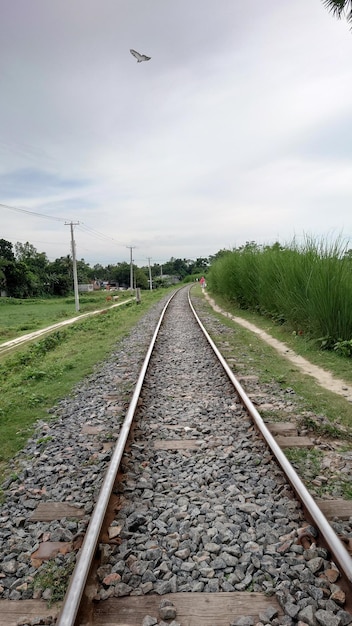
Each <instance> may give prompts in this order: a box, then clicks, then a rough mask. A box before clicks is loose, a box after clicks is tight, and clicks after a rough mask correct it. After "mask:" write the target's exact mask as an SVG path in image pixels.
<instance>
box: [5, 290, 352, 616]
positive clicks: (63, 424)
mask: <svg viewBox="0 0 352 626" xmlns="http://www.w3.org/2000/svg"><path fill="white" fill-rule="evenodd" d="M177 298H178V300H177V301H176V302H175V304H173V305H172V306H173V307H174V308H175V315H174V316H173V319H172V320H169V321H167V324H166V325H165V326H164V327H163V329H162V334H161V342H160V346H159V348H158V355H157V356H156V357H155V358H154V357H153V361H152V363H153V366H152V374H151V375H150V377H148V383H147V387H146V389H145V390H144V391H143V401H142V404H141V407H140V409H139V411H138V426H137V429H136V437H138V440H136V443H135V445H132V447H131V451H130V453H129V454H128V457H126V460H125V464H124V470H125V473H126V476H125V481H124V483H123V485H121V488H120V493H121V495H123V497H124V498H125V499H126V506H125V507H124V508H123V509H122V511H121V514H120V517H119V518H118V519H117V520H116V521H115V522H114V523H113V529H112V530H111V536H115V537H117V538H118V540H119V541H120V540H121V545H115V546H114V545H111V544H109V545H105V546H102V554H103V564H102V566H101V568H100V570H99V576H100V579H101V583H102V586H101V589H100V591H99V594H100V597H101V598H106V597H110V596H119V595H136V594H144V593H153V592H154V593H158V594H160V595H163V594H165V593H168V592H175V591H198V592H201V591H207V592H218V591H242V590H254V591H263V592H265V593H266V594H268V595H273V596H275V597H276V598H277V599H278V601H279V603H280V605H281V607H282V608H283V611H284V617H281V618H278V617H277V616H276V614H275V612H273V614H272V615H270V616H269V615H268V616H267V620H266V623H272V624H274V625H275V624H278V623H283V624H285V625H286V626H291V624H292V625H293V624H295V623H298V622H299V621H300V622H304V623H306V624H308V625H309V626H316V625H317V624H321V625H322V626H347V624H349V623H351V622H352V616H351V615H349V614H347V613H346V612H345V611H344V609H343V607H344V599H343V594H342V593H341V591H340V589H339V587H338V586H337V584H336V582H337V583H338V581H336V575H335V572H334V565H333V564H332V563H331V561H330V559H329V557H328V555H327V553H326V551H325V550H323V549H322V548H317V547H316V546H315V544H314V541H313V543H312V545H311V547H310V548H309V549H307V548H305V547H304V545H302V543H301V542H300V541H299V535H300V529H301V528H302V527H303V526H305V523H304V520H303V518H302V514H301V511H300V509H299V507H298V505H296V504H295V502H294V500H293V499H292V493H291V491H290V488H289V487H287V486H286V485H285V483H284V479H283V477H282V475H281V472H280V470H279V469H278V467H277V466H276V464H274V463H273V462H272V459H271V455H270V453H269V452H268V451H267V450H266V449H265V446H264V443H263V442H262V441H261V440H260V439H258V438H257V435H256V433H255V431H254V429H253V427H252V426H251V424H250V422H249V419H248V418H247V416H246V414H245V412H244V411H243V409H242V408H241V406H240V405H239V403H238V402H236V400H235V399H234V398H233V393H232V388H231V386H230V384H229V382H228V380H227V378H226V377H224V376H223V374H222V370H221V368H220V366H219V365H218V364H217V362H216V361H215V358H214V357H213V355H212V354H211V353H210V352H209V351H208V347H207V344H206V342H205V340H204V339H203V338H202V336H201V335H200V331H199V329H198V327H197V326H196V325H195V324H194V323H193V322H192V323H190V321H189V314H188V313H187V309H186V306H185V303H184V298H185V294H183V295H182V294H180V296H178V297H177ZM164 302H165V300H164V301H163V302H160V303H159V304H158V305H157V306H156V307H154V308H153V309H152V310H151V311H149V312H148V313H147V314H146V316H145V317H144V318H143V320H142V322H141V323H140V324H139V325H138V327H137V328H136V329H135V330H134V331H133V332H132V333H131V335H130V336H129V337H128V338H127V339H126V340H124V341H123V342H122V343H121V344H120V345H119V346H118V347H117V349H116V351H115V352H114V354H113V355H112V356H111V358H110V359H109V360H108V361H106V362H105V363H104V364H102V365H101V366H100V367H98V368H97V369H96V371H95V372H94V374H93V375H92V376H90V377H89V378H87V379H86V380H85V381H83V382H82V384H81V385H79V386H78V387H77V388H76V390H75V392H74V393H73V394H72V396H71V397H69V398H66V399H64V400H63V401H62V402H60V403H59V404H58V406H56V407H54V409H53V410H52V412H51V416H50V420H48V422H46V423H41V424H40V425H39V427H38V429H37V431H36V433H35V435H34V436H33V438H32V439H31V440H30V441H29V442H28V445H27V447H26V449H25V450H24V451H23V452H22V453H21V454H20V455H18V457H17V459H16V461H15V463H14V469H15V468H16V471H17V473H18V476H17V478H15V479H14V480H12V482H11V481H8V482H7V484H6V485H5V501H4V504H3V505H2V507H1V509H0V524H1V526H0V541H1V553H2V555H3V556H2V559H1V564H0V597H2V598H10V599H14V600H16V599H20V598H31V597H44V598H50V595H51V591H50V589H47V590H45V591H44V590H43V589H40V588H37V587H33V584H32V582H33V577H34V576H35V575H36V574H37V573H38V572H40V571H41V569H42V568H43V567H45V565H44V566H41V567H39V569H37V568H36V566H35V565H33V563H32V561H31V556H32V555H33V553H35V551H36V550H37V549H38V547H39V545H40V543H41V542H43V541H48V540H50V541H67V542H70V541H74V540H75V538H76V537H77V536H79V535H80V534H81V533H82V532H84V530H85V528H86V524H87V522H88V517H89V513H90V512H91V510H92V508H93V504H94V501H95V499H96V496H97V494H98V492H99V487H100V484H101V480H102V474H103V470H104V468H105V467H106V464H107V463H108V461H109V458H110V454H111V452H110V451H109V449H108V443H109V441H110V440H111V438H112V437H114V438H115V437H116V436H117V434H118V430H119V424H120V423H121V421H122V420H123V417H124V415H125V413H126V409H127V406H128V403H129V394H130V392H131V390H132V387H133V384H134V382H135V380H136V379H137V376H138V373H139V370H140V367H141V364H142V362H143V358H144V354H145V350H146V347H147V346H148V345H149V342H150V339H151V337H152V334H153V331H154V328H155V324H156V322H157V319H158V316H159V314H160V312H161V309H162V306H163V304H164ZM208 323H209V324H214V325H216V327H217V329H219V327H220V326H221V325H220V324H219V322H218V321H215V320H214V318H212V317H211V316H210V317H208V318H207V324H208ZM226 332H228V329H226V328H225V327H224V335H226ZM242 361H245V359H242ZM251 367H253V364H251ZM245 373H246V371H245V368H244V371H243V374H245ZM250 373H252V371H251V372H250ZM265 395H266V401H268V400H269V397H270V398H271V401H272V402H274V403H280V405H281V406H282V407H283V410H287V413H288V414H289V413H290V410H291V408H292V402H293V401H292V398H291V396H290V394H289V393H285V392H284V391H283V390H281V389H279V387H277V388H276V387H275V386H274V385H273V386H272V387H271V388H270V389H267V390H266V392H265ZM87 427H91V428H95V427H100V428H101V431H100V433H99V434H89V429H88V428H87ZM87 431H88V432H87ZM90 432H91V433H92V431H90ZM139 436H140V438H139ZM170 439H173V440H175V442H176V444H177V442H178V441H180V440H181V439H186V440H190V441H191V443H190V444H189V445H190V446H191V445H192V443H195V445H196V447H195V448H194V449H192V447H189V448H188V449H187V448H185V449H183V450H173V451H170V450H163V449H159V448H160V446H159V448H154V447H153V442H154V441H156V440H158V441H160V440H170ZM18 468H19V469H18ZM43 501H66V502H71V503H72V504H76V505H79V506H80V507H84V509H85V512H86V516H85V517H84V518H83V519H81V520H75V519H74V518H69V519H62V520H59V521H54V522H46V523H43V522H31V520H30V514H31V512H32V511H33V510H34V509H35V508H36V506H37V504H38V503H39V502H43ZM344 531H345V533H346V532H348V531H349V532H351V525H345V528H344ZM312 532H314V530H312ZM351 536H352V532H351ZM74 558H75V553H74V552H71V553H69V554H66V555H61V554H60V555H58V556H57V557H56V559H55V560H56V562H57V564H58V565H61V564H65V563H68V562H70V560H74ZM176 620H177V616H176ZM150 623H153V622H150ZM154 623H155V622H154ZM181 626H182V625H181Z"/></svg>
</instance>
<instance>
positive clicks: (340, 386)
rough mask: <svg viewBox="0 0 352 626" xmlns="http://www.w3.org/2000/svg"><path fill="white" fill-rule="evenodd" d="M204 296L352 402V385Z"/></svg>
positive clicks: (226, 314) (325, 386)
mask: <svg viewBox="0 0 352 626" xmlns="http://www.w3.org/2000/svg"><path fill="white" fill-rule="evenodd" d="M204 295H205V298H206V299H207V301H208V302H209V304H210V305H211V306H212V308H213V309H214V311H216V312H217V313H221V315H224V316H225V317H227V318H229V319H231V320H233V321H234V322H236V324H240V326H243V327H244V328H247V330H250V331H251V332H253V333H255V334H256V335H258V337H260V339H262V340H263V341H265V342H266V343H267V344H269V345H270V346H272V347H273V348H275V350H277V352H278V353H279V354H280V355H281V356H283V357H285V359H288V360H289V361H291V362H292V363H294V365H296V366H297V367H298V368H299V369H301V370H302V372H304V373H305V374H308V375H309V376H312V378H314V379H315V381H316V382H317V383H318V384H319V385H320V386H321V387H324V388H325V389H328V390H329V391H332V392H333V393H337V394H338V395H340V396H343V397H344V398H346V400H348V402H352V385H349V384H348V383H346V382H345V381H344V380H341V379H339V378H334V377H333V376H332V374H331V373H330V372H328V371H327V370H324V369H322V368H321V367H318V366H317V365H313V364H312V363H310V362H309V361H307V359H304V358H303V357H302V356H299V355H298V354H296V353H295V352H294V351H293V350H291V349H290V348H288V347H287V345H286V344H284V343H282V342H281V341H278V340H277V339H274V337H272V336H271V335H269V334H268V333H266V332H265V331H264V330H261V329H260V328H258V327H257V326H255V325H254V324H251V322H247V320H244V319H242V318H241V317H235V316H234V315H231V314H230V313H228V312H227V311H224V310H223V309H221V308H220V307H219V306H218V305H217V304H216V302H215V301H214V300H213V299H212V298H210V296H209V295H208V294H207V293H205V294H204Z"/></svg>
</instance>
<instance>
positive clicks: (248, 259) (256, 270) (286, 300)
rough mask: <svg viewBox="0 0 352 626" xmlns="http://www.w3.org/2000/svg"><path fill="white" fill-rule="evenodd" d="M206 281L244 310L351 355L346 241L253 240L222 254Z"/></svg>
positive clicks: (351, 261) (351, 259) (351, 288)
mask: <svg viewBox="0 0 352 626" xmlns="http://www.w3.org/2000/svg"><path fill="white" fill-rule="evenodd" d="M207 283H208V287H209V290H210V291H211V292H212V293H213V294H214V295H215V296H220V297H222V298H223V299H226V301H228V302H229V303H230V304H231V305H233V306H234V307H235V308H236V309H238V310H239V311H250V312H253V313H256V314H259V315H260V316H262V317H263V318H265V319H269V320H271V321H272V322H274V323H275V324H276V325H280V326H282V327H283V328H284V329H285V331H286V332H287V333H290V334H291V335H293V336H294V337H296V336H298V337H304V339H305V341H307V342H310V344H311V345H314V346H315V347H318V348H319V349H322V350H333V351H335V352H336V353H337V354H339V355H341V356H344V357H351V356H352V251H351V250H346V248H345V247H344V246H343V244H342V242H341V241H339V240H337V241H336V242H335V243H332V244H329V243H327V242H324V241H322V242H317V241H314V240H313V239H307V240H306V242H305V243H304V244H303V246H298V245H297V244H296V243H295V242H293V243H292V244H291V245H289V246H286V247H282V246H281V245H280V244H278V243H276V244H274V245H273V246H265V247H261V246H258V245H257V244H255V243H249V244H246V246H244V247H243V248H239V249H238V250H233V251H232V252H224V253H223V254H222V255H221V256H219V258H218V259H217V260H216V261H215V262H214V263H213V265H212V266H211V268H210V270H209V272H208V275H207Z"/></svg>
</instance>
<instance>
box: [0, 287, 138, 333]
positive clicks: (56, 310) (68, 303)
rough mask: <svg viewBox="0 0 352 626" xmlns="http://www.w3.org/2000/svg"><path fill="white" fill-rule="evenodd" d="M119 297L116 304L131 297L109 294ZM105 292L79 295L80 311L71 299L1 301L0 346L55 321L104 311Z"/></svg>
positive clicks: (1, 299)
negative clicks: (95, 311) (90, 312)
mask: <svg viewBox="0 0 352 626" xmlns="http://www.w3.org/2000/svg"><path fill="white" fill-rule="evenodd" d="M111 295H118V296H119V299H118V302H123V300H126V299H128V298H130V297H131V294H130V292H129V291H119V292H111ZM108 296H109V292H107V291H95V292H94V291H93V292H90V293H83V294H80V296H79V303H80V310H79V312H78V313H77V312H76V309H75V299H74V297H69V298H47V299H43V300H41V299H39V298H38V299H28V300H21V299H17V298H0V343H3V342H5V341H9V340H10V339H14V338H15V337H20V336H21V335H25V334H27V333H30V332H33V331H35V330H39V329H40V328H44V327H45V326H50V325H51V324H55V323H56V322H61V321H62V320H65V319H69V318H71V317H76V315H79V314H80V313H88V312H89V311H94V310H96V309H97V310H98V309H103V308H106V306H107V300H106V298H107V297H108Z"/></svg>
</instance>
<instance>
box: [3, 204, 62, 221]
mask: <svg viewBox="0 0 352 626" xmlns="http://www.w3.org/2000/svg"><path fill="white" fill-rule="evenodd" d="M0 207H3V208H4V209H9V210H10V211H18V212H19V213H27V214H29V215H36V216H37V217H43V218H44V219H47V220H54V221H56V222H66V221H69V220H66V219H65V218H64V217H54V215H45V214H44V213H37V212H36V211H29V210H28V209H20V207H15V206H10V205H9V204H3V203H1V202H0Z"/></svg>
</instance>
